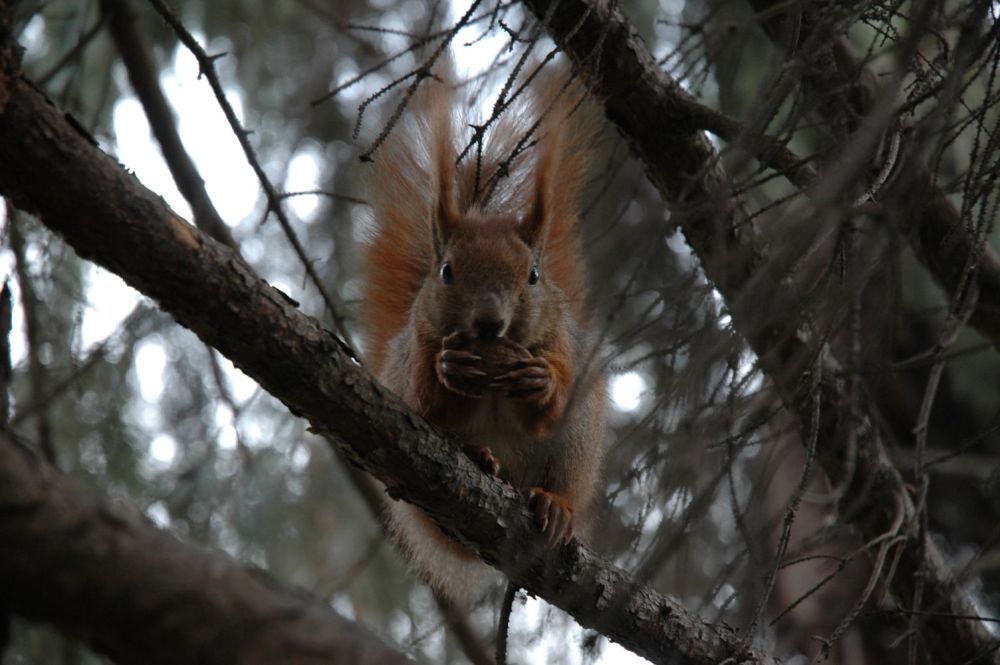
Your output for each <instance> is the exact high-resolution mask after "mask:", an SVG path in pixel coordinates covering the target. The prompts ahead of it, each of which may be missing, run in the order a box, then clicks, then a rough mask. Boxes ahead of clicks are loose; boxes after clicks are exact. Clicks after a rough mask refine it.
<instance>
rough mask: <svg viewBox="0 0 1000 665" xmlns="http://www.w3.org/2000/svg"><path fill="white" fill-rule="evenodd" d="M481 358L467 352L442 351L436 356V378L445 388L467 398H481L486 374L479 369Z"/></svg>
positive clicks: (457, 350)
mask: <svg viewBox="0 0 1000 665" xmlns="http://www.w3.org/2000/svg"><path fill="white" fill-rule="evenodd" d="M481 361H482V358H480V357H479V356H477V355H476V354H474V353H471V352H469V351H462V350H460V349H444V350H442V351H441V352H440V353H439V354H438V358H437V370H438V378H439V379H440V381H441V383H442V384H444V386H445V388H447V389H448V390H451V391H452V392H456V393H458V394H460V395H466V396H467V397H481V396H482V394H483V386H482V381H483V379H485V378H486V372H484V371H483V370H481V369H479V363H480V362H481Z"/></svg>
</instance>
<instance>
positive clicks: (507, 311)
mask: <svg viewBox="0 0 1000 665" xmlns="http://www.w3.org/2000/svg"><path fill="white" fill-rule="evenodd" d="M544 221H545V220H544V219H543V216H542V215H541V214H540V213H538V212H537V208H536V209H535V210H533V211H532V212H531V213H529V214H528V215H526V216H525V217H524V218H523V219H517V218H516V217H513V216H501V215H483V214H480V213H478V212H476V211H471V212H469V213H467V214H465V215H459V214H457V213H456V212H455V211H454V209H453V208H451V207H449V206H446V205H438V207H437V210H436V214H435V219H434V224H433V229H434V237H433V243H434V257H435V259H436V262H435V263H434V264H433V265H432V266H431V270H432V271H433V274H432V275H428V277H427V279H426V281H425V283H424V294H423V295H424V297H425V298H426V301H425V305H426V306H425V307H422V308H420V309H421V311H422V312H423V314H424V315H425V317H426V320H425V321H424V322H423V323H424V324H425V325H426V328H427V329H426V332H427V333H428V334H429V335H430V336H433V337H437V338H443V337H445V336H447V335H450V334H452V333H454V332H463V333H466V334H468V335H471V336H473V337H475V338H477V339H479V340H482V341H484V342H489V341H491V340H495V339H498V338H501V337H509V338H511V339H513V340H515V341H517V342H520V343H523V344H530V343H531V342H533V341H536V340H535V339H534V338H535V337H536V336H537V334H538V332H539V331H540V330H541V329H542V328H543V326H541V325H540V321H541V320H542V319H543V318H546V317H547V316H550V315H551V314H552V313H553V312H552V311H551V310H552V309H553V308H554V307H555V308H558V304H556V303H553V300H555V299H553V298H552V297H551V291H552V289H553V288H554V287H553V286H552V285H551V284H550V283H549V280H548V279H547V277H546V275H545V266H544V265H543V256H544V253H543V251H542V250H543V247H544V241H545V226H546V225H545V223H544Z"/></svg>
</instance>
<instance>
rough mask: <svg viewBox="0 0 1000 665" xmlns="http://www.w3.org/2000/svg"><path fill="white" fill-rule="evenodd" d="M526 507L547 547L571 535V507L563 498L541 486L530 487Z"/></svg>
mask: <svg viewBox="0 0 1000 665" xmlns="http://www.w3.org/2000/svg"><path fill="white" fill-rule="evenodd" d="M529 491H530V492H531V496H530V497H529V499H528V507H529V508H531V509H532V511H533V512H534V515H535V522H536V523H537V524H538V526H539V528H540V529H541V531H542V534H544V536H545V541H546V543H547V544H548V546H549V547H553V546H555V545H556V544H558V543H564V542H566V541H568V540H569V539H570V538H572V537H573V508H572V506H570V505H569V502H568V501H566V499H565V498H563V497H562V496H560V495H559V494H556V493H555V492H549V491H548V490H544V489H542V488H541V487H532V488H531V490H529Z"/></svg>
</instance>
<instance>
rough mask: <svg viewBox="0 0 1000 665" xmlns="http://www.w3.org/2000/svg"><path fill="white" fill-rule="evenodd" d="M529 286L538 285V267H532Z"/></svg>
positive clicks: (529, 274)
mask: <svg viewBox="0 0 1000 665" xmlns="http://www.w3.org/2000/svg"><path fill="white" fill-rule="evenodd" d="M528 284H530V285H531V286H534V285H535V284H538V266H531V272H530V273H528Z"/></svg>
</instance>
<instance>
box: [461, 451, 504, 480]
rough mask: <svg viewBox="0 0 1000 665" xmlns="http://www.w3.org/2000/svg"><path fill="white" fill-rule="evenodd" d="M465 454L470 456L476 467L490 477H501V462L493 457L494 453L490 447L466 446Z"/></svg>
mask: <svg viewBox="0 0 1000 665" xmlns="http://www.w3.org/2000/svg"><path fill="white" fill-rule="evenodd" d="M465 454H466V455H468V456H469V457H470V458H471V459H472V461H473V462H475V463H476V466H478V467H479V469H480V470H481V471H482V472H483V473H485V474H486V475H488V476H497V475H500V460H498V459H497V458H496V457H494V456H493V451H492V450H490V448H489V446H476V445H468V446H465Z"/></svg>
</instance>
